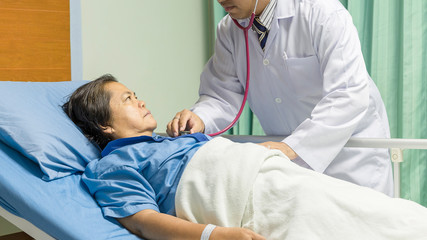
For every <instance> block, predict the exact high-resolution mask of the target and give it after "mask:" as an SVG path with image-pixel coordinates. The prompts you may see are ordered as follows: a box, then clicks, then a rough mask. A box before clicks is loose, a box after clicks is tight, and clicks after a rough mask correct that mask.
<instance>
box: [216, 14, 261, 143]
mask: <svg viewBox="0 0 427 240" xmlns="http://www.w3.org/2000/svg"><path fill="white" fill-rule="evenodd" d="M254 18H255V13H252V15H251V19H250V21H249V24H248V25H247V26H246V27H243V26H242V25H240V23H239V22H238V21H237V20H236V19H234V18H232V19H233V22H234V23H235V24H236V26H237V27H239V28H240V29H242V30H243V33H244V34H245V44H246V87H245V94H244V96H243V101H242V105H241V106H240V110H239V112H238V113H237V115H236V117H235V118H234V120H233V121H232V122H231V123H230V124H229V125H228V126H227V127H225V128H224V129H222V130H221V131H219V132H216V133H211V134H208V135H209V136H211V137H214V136H217V135H219V134H222V133H224V132H226V131H227V130H228V129H230V128H231V127H233V125H234V124H235V123H236V122H237V120H239V118H240V115H242V112H243V109H244V108H245V104H246V99H247V98H248V92H249V79H250V72H251V64H250V59H249V44H248V30H249V29H250V28H251V27H252V23H253V22H254Z"/></svg>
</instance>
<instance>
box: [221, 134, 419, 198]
mask: <svg viewBox="0 0 427 240" xmlns="http://www.w3.org/2000/svg"><path fill="white" fill-rule="evenodd" d="M222 136H223V137H226V138H228V139H230V140H233V141H236V142H255V143H260V142H266V141H282V140H283V139H284V138H285V137H286V136H252V135H222ZM345 147H355V148H388V149H390V156H391V161H392V162H393V181H394V197H397V198H399V197H400V163H401V162H403V150H405V149H426V150H427V139H402V138H350V140H349V141H348V142H347V143H346V144H345ZM426 160H427V159H426Z"/></svg>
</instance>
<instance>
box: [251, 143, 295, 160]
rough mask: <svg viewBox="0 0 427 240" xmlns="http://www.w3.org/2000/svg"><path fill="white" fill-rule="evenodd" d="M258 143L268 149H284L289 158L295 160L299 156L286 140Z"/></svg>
mask: <svg viewBox="0 0 427 240" xmlns="http://www.w3.org/2000/svg"><path fill="white" fill-rule="evenodd" d="M258 144H259V145H261V146H264V147H266V148H268V149H278V150H280V151H282V152H283V153H284V154H285V155H286V156H288V158H289V159H291V160H294V159H295V158H297V157H298V154H297V153H296V152H294V150H292V148H291V147H289V145H288V144H286V143H284V142H263V143H258Z"/></svg>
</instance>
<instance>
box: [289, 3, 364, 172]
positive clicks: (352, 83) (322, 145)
mask: <svg viewBox="0 0 427 240" xmlns="http://www.w3.org/2000/svg"><path fill="white" fill-rule="evenodd" d="M312 16H313V17H312V19H311V21H310V24H311V28H310V29H312V34H311V35H312V36H313V37H312V44H313V46H314V49H315V51H316V55H317V57H318V60H319V66H320V72H321V74H322V78H323V88H322V94H323V97H322V99H321V100H320V101H319V102H318V103H317V105H316V106H315V107H314V109H313V110H312V112H311V117H310V118H307V119H306V120H305V121H303V122H302V123H301V124H300V125H299V126H298V127H297V128H296V129H295V130H294V131H293V133H292V135H290V136H289V137H287V138H286V139H285V140H284V141H283V142H285V143H286V144H288V145H289V146H290V147H291V148H292V149H294V151H295V152H296V153H297V154H298V155H299V156H300V157H301V158H302V159H303V160H304V161H305V162H306V163H307V164H309V165H310V167H311V168H313V169H314V170H316V171H318V172H324V170H325V169H326V168H327V167H328V165H329V164H330V162H331V161H332V160H333V159H334V158H335V157H336V156H337V154H338V153H339V152H340V151H341V149H342V148H343V147H344V145H345V143H346V142H347V141H348V139H349V138H350V137H351V136H352V134H353V133H354V131H355V129H356V127H357V126H358V124H359V123H360V122H361V120H362V119H363V117H364V116H365V114H366V111H367V109H368V106H369V83H368V80H369V75H368V72H367V70H366V67H365V62H364V60H363V56H362V52H361V47H360V41H359V38H358V35H357V30H356V28H355V26H354V25H353V23H352V20H351V16H350V14H349V13H348V12H347V11H345V9H343V10H339V11H337V12H334V13H331V14H326V13H323V12H321V11H319V12H314V13H312ZM319 156H322V161H319Z"/></svg>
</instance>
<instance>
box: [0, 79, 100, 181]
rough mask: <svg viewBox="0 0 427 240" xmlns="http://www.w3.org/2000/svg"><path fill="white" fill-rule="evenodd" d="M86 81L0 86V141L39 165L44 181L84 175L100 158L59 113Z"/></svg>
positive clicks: (83, 137) (75, 128)
mask: <svg viewBox="0 0 427 240" xmlns="http://www.w3.org/2000/svg"><path fill="white" fill-rule="evenodd" d="M85 83H87V81H70V82H0V141H2V142H4V143H6V144H7V145H9V146H10V147H12V148H14V149H16V150H17V151H19V152H21V153H22V154H23V155H24V156H26V157H28V158H29V159H31V160H33V161H34V162H36V163H37V164H39V166H40V168H41V170H42V171H43V173H44V176H43V179H44V180H53V179H57V178H61V177H64V176H68V175H70V174H73V173H76V172H80V171H81V172H82V171H84V169H85V167H86V165H87V163H88V162H90V161H92V160H94V159H98V158H99V157H100V150H99V148H98V147H97V146H96V145H94V144H93V143H91V142H90V141H89V140H88V139H87V138H86V137H85V136H84V135H83V134H82V132H81V131H80V129H79V128H78V127H77V126H76V125H75V124H74V123H73V122H72V121H71V120H70V119H69V118H68V116H67V115H66V114H65V113H64V111H63V110H62V105H63V104H64V103H65V102H66V101H67V100H68V97H69V96H70V95H71V93H72V92H73V91H74V90H75V89H77V88H78V87H79V86H81V85H83V84H85Z"/></svg>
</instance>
